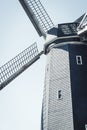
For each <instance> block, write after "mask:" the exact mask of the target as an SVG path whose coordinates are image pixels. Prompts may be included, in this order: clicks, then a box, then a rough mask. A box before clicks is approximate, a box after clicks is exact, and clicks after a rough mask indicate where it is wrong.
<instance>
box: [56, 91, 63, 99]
mask: <svg viewBox="0 0 87 130" xmlns="http://www.w3.org/2000/svg"><path fill="white" fill-rule="evenodd" d="M62 98H63V97H62V90H58V91H57V99H62Z"/></svg>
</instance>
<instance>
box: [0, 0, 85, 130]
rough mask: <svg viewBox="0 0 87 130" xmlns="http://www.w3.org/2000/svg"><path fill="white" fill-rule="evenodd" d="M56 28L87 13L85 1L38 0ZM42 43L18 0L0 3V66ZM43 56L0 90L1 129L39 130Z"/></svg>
mask: <svg viewBox="0 0 87 130" xmlns="http://www.w3.org/2000/svg"><path fill="white" fill-rule="evenodd" d="M41 2H42V4H43V5H44V7H45V9H46V10H47V12H48V13H49V15H50V17H51V18H52V20H53V22H54V24H55V25H57V24H58V23H65V22H73V21H75V19H77V18H78V17H79V16H81V15H82V14H83V13H84V12H86V10H87V0H80V1H79V0H41ZM34 42H37V43H38V48H39V50H41V49H42V48H43V43H44V40H43V39H42V38H40V37H39V36H38V34H37V32H36V31H35V29H34V28H33V26H32V24H31V22H30V20H29V19H28V17H27V15H26V13H25V12H24V10H23V8H22V7H21V5H20V3H19V1H18V0H8V1H1V3H0V66H2V65H3V64H4V63H6V62H7V61H9V60H10V59H12V58H13V57H14V56H16V55H17V54H18V53H20V52H21V51H22V50H24V49H26V48H27V47H28V46H30V45H31V44H32V43H34ZM45 63H46V56H42V57H41V58H40V60H39V61H37V62H36V63H35V64H33V65H32V66H31V67H30V68H29V69H28V70H26V71H25V72H24V73H22V74H21V75H20V76H19V77H18V78H16V79H15V80H14V81H13V82H11V83H10V84H9V85H7V87H6V88H4V89H3V90H2V91H0V130H40V118H41V106H42V95H43V87H44V77H45Z"/></svg>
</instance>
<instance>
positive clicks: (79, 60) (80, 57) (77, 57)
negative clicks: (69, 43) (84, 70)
mask: <svg viewBox="0 0 87 130" xmlns="http://www.w3.org/2000/svg"><path fill="white" fill-rule="evenodd" d="M76 63H77V65H82V56H81V55H77V56H76Z"/></svg>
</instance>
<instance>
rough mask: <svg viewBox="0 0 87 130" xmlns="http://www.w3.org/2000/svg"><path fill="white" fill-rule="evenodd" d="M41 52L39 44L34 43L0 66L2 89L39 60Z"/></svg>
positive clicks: (0, 87) (0, 86)
mask: <svg viewBox="0 0 87 130" xmlns="http://www.w3.org/2000/svg"><path fill="white" fill-rule="evenodd" d="M41 54H42V52H41V53H39V52H38V49H37V44H36V43H34V44H32V45H31V46H30V47H28V48H27V49H25V50H24V51H23V52H21V53H20V54H18V55H17V56H16V57H14V58H13V59H12V60H10V61H9V62H7V63H6V64H5V65H3V66H2V67H0V90H1V89H2V88H4V87H5V86H6V85H7V84H8V83H10V82H11V81H12V80H13V79H15V78H16V77H17V76H18V75H19V74H21V73H22V72H23V71H24V70H26V69H27V68H28V67H29V66H30V65H31V64H33V63H34V62H35V61H37V60H38V59H39V58H40V55H41Z"/></svg>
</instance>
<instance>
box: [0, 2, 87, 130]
mask: <svg viewBox="0 0 87 130" xmlns="http://www.w3.org/2000/svg"><path fill="white" fill-rule="evenodd" d="M19 1H20V3H21V4H22V6H23V8H24V10H25V11H26V13H27V15H28V16H29V18H30V20H31V22H32V23H33V25H34V27H35V29H36V30H37V32H38V34H39V35H40V36H43V37H44V39H46V42H45V44H44V50H42V51H41V52H40V53H39V52H38V49H37V45H36V43H35V44H33V45H31V46H30V47H29V48H27V49H26V50H24V51H23V52H21V53H20V54H19V55H17V56H16V57H15V58H13V59H12V60H11V61H9V62H8V63H6V64H5V65H3V66H2V67H1V68H0V73H1V74H0V89H1V90H2V89H3V88H4V87H5V86H6V85H7V84H8V83H10V82H11V81H12V80H13V79H15V78H16V77H17V76H18V75H19V74H21V73H22V72H23V71H24V70H25V69H27V68H28V67H29V66H30V65H32V64H33V63H34V62H35V61H37V60H38V59H39V58H40V56H41V55H42V54H46V55H47V59H48V60H47V65H46V78H45V87H44V97H43V107H42V123H41V124H42V130H44V129H49V130H51V129H58V128H59V129H63V130H64V129H73V127H74V129H77V130H78V129H83V130H84V129H85V128H86V124H87V115H86V113H84V112H85V109H87V106H86V105H85V103H86V98H85V96H86V94H85V92H86V88H85V87H84V89H83V88H82V87H83V84H84V85H85V84H86V72H84V69H85V65H86V63H84V60H83V59H84V58H83V57H85V58H86V56H85V55H86V53H84V52H83V50H84V51H85V52H86V48H87V47H86V44H85V43H86V41H87V39H86V31H87V28H86V27H87V26H86V25H87V21H86V14H85V15H83V16H82V17H80V18H79V19H77V20H76V21H75V22H73V23H65V24H59V25H58V26H54V25H53V23H52V21H51V19H50V17H49V16H48V14H47V13H46V11H45V9H44V7H43V6H42V4H41V2H40V1H39V0H37V1H35V0H32V1H30V0H19ZM39 13H40V14H39ZM61 61H62V62H61ZM85 61H86V60H85ZM83 63H84V64H85V65H84V64H83ZM79 70H80V71H81V70H82V71H81V73H80V71H79ZM85 70H86V69H85ZM78 71H79V73H77V72H78ZM73 75H74V76H73ZM75 75H76V77H75ZM79 76H80V77H79ZM83 76H84V78H83ZM81 77H82V78H81ZM75 79H76V80H75ZM79 79H81V82H80V81H79V82H78V80H79ZM82 79H83V80H82ZM76 85H77V86H78V88H77V90H76V92H74V91H75V87H76ZM79 86H80V87H79ZM71 90H72V93H71ZM79 90H80V91H82V93H79V95H80V96H83V97H82V99H83V98H84V100H81V101H82V102H80V98H79V97H80V96H79V95H78V91H79ZM83 93H84V95H83ZM81 94H82V95H81ZM77 97H78V98H77ZM77 102H78V104H77ZM80 104H83V105H85V107H84V108H83V109H82V106H80ZM72 108H73V109H72ZM77 108H78V110H79V111H78V113H77ZM83 110H84V111H83ZM75 111H76V112H75ZM81 112H83V115H81V117H79V115H80V113H81ZM72 113H73V114H72ZM64 115H66V116H65V118H64ZM77 117H78V118H77ZM54 122H55V123H54ZM73 124H74V125H73ZM77 124H78V126H77Z"/></svg>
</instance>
